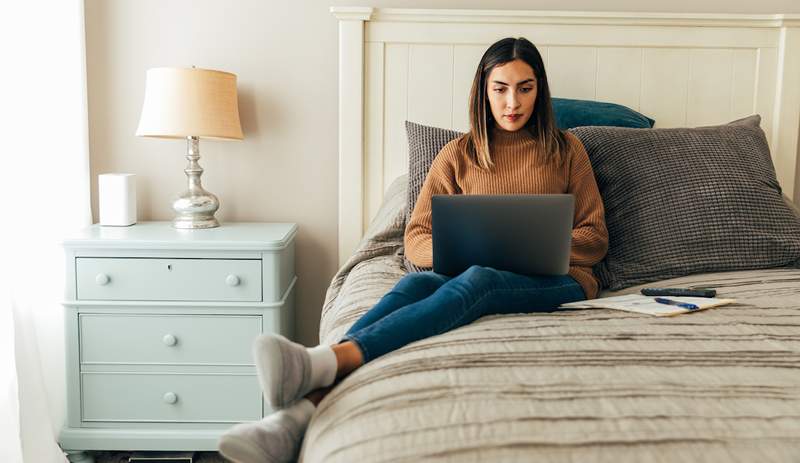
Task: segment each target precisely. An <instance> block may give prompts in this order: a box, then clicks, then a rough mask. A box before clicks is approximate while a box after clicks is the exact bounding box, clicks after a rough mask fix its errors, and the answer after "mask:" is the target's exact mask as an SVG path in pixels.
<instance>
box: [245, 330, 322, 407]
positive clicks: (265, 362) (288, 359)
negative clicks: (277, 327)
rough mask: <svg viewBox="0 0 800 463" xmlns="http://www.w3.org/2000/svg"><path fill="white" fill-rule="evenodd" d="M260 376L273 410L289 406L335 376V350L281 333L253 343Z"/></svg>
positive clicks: (262, 337) (261, 337) (264, 336)
mask: <svg viewBox="0 0 800 463" xmlns="http://www.w3.org/2000/svg"><path fill="white" fill-rule="evenodd" d="M253 357H254V358H255V362H256V370H257V372H258V380H259V382H260V383H261V389H262V390H263V391H264V398H265V399H266V400H267V403H269V405H270V407H271V408H272V409H273V410H278V409H281V408H284V407H286V406H287V405H289V404H291V403H292V402H294V401H295V400H297V399H299V398H301V397H304V396H305V395H306V394H308V393H309V392H311V391H313V390H315V389H319V388H323V387H326V386H330V385H331V384H333V381H334V380H335V379H336V372H337V363H336V354H334V352H333V349H332V348H331V347H330V346H317V347H313V348H310V349H309V348H306V347H305V346H303V345H302V344H298V343H296V342H292V341H290V340H288V339H286V338H285V337H283V336H281V335H278V334H266V335H262V336H259V337H257V338H256V340H255V342H254V343H253Z"/></svg>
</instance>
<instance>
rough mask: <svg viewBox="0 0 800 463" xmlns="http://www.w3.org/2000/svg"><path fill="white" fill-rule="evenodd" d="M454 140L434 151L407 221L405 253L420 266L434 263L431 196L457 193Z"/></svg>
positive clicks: (430, 265) (413, 262) (423, 266)
mask: <svg viewBox="0 0 800 463" xmlns="http://www.w3.org/2000/svg"><path fill="white" fill-rule="evenodd" d="M453 147H454V144H453V143H452V142H451V143H448V144H447V145H445V147H444V148H442V150H441V151H440V152H439V154H437V155H436V157H435V158H434V160H433V163H432V164H431V168H430V170H429V171H428V175H427V176H426V177H425V181H424V182H423V184H422V189H421V190H420V192H419V196H418V197H417V203H416V204H415V205H414V210H413V211H412V212H411V218H410V219H409V220H408V224H406V230H405V235H404V246H405V254H406V257H407V258H408V260H410V261H411V263H412V264H414V265H416V266H417V267H420V268H429V267H433V236H432V235H431V223H432V222H431V197H432V196H433V195H451V194H458V192H459V190H458V187H457V186H456V182H455V166H454V165H453V164H452V163H451V162H450V160H451V159H452V154H453V151H452V150H453Z"/></svg>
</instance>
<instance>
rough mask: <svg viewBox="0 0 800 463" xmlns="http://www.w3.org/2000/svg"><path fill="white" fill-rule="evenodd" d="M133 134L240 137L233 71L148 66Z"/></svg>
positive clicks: (220, 137) (225, 138) (148, 135)
mask: <svg viewBox="0 0 800 463" xmlns="http://www.w3.org/2000/svg"><path fill="white" fill-rule="evenodd" d="M136 135H137V136H139V137H159V138H186V137H200V138H216V139H223V140H241V139H243V138H244V136H243V135H242V126H241V124H240V122H239V103H238V98H237V94H236V75H235V74H231V73H229V72H222V71H214V70H210V69H196V68H169V67H164V68H153V69H149V70H148V71H147V84H146V86H145V94H144V105H143V106H142V116H141V118H140V119H139V128H138V129H137V130H136Z"/></svg>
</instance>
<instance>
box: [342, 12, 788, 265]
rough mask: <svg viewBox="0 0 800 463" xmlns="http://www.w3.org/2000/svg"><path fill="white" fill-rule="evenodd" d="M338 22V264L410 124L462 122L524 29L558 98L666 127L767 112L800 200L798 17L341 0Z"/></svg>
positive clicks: (370, 211)
mask: <svg viewBox="0 0 800 463" xmlns="http://www.w3.org/2000/svg"><path fill="white" fill-rule="evenodd" d="M331 12H332V13H333V14H335V15H336V16H337V17H338V18H339V20H340V23H339V41H340V42H339V57H340V68H339V115H340V119H339V121H340V122H339V160H340V169H339V263H340V264H342V263H343V262H344V261H345V260H346V259H347V258H348V257H349V256H350V254H351V253H352V251H353V250H354V248H355V246H356V245H357V244H358V241H359V240H360V238H361V236H362V233H363V231H364V230H365V229H366V227H367V225H368V224H369V221H370V220H371V219H372V217H373V216H374V214H375V212H377V208H378V207H379V206H380V204H381V201H382V199H383V192H384V190H385V188H386V187H388V185H389V184H390V183H391V181H392V180H393V179H394V178H396V177H397V176H398V175H401V174H402V173H404V172H406V171H407V166H408V146H407V141H406V134H405V126H404V124H403V122H404V121H405V120H411V121H415V122H419V123H422V124H426V125H433V126H438V127H446V128H453V129H455V130H460V131H466V130H467V128H468V122H467V98H468V95H469V89H470V86H471V83H472V78H473V76H474V74H475V70H476V67H477V64H478V61H479V60H480V58H481V56H482V55H483V52H484V51H485V50H486V48H487V47H488V46H489V45H490V44H491V43H493V42H494V41H496V40H498V39H500V38H503V37H508V36H517V37H519V36H524V37H526V38H528V39H529V40H531V41H532V42H533V43H535V44H536V46H537V48H538V49H539V51H540V52H541V54H542V58H543V59H544V61H545V68H546V70H547V73H548V76H549V80H550V86H551V92H552V95H553V96H555V97H564V98H579V99H589V100H598V101H609V102H614V103H620V104H623V105H626V106H629V107H631V108H633V109H636V110H638V111H640V112H642V113H644V114H646V115H648V116H650V117H652V118H653V119H655V120H656V127H682V126H688V127H694V126H700V125H713V124H719V123H725V122H728V121H730V120H733V119H736V118H739V117H744V116H747V115H750V114H753V113H758V114H761V116H762V128H763V129H764V131H765V132H766V133H767V138H768V141H769V144H770V147H771V150H772V155H773V161H774V163H775V167H776V171H777V173H778V180H779V181H780V183H781V185H782V187H783V189H784V191H785V192H786V194H787V195H789V196H790V197H793V198H794V199H795V201H796V202H798V203H800V194H799V193H800V191H795V185H796V184H798V183H800V180H798V179H796V177H797V175H798V170H797V164H798V162H797V161H798V127H800V15H712V14H666V13H598V12H553V11H503V10H500V11H490V10H411V9H392V8H389V9H373V8H365V7H332V8H331Z"/></svg>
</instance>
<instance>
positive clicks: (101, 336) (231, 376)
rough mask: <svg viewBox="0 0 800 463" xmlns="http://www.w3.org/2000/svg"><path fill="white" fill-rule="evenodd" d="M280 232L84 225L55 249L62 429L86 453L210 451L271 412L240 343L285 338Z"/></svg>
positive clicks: (290, 254) (289, 258)
mask: <svg viewBox="0 0 800 463" xmlns="http://www.w3.org/2000/svg"><path fill="white" fill-rule="evenodd" d="M296 233H297V226H296V225H295V224H292V223H224V224H222V225H221V226H220V227H218V228H211V229H204V230H179V229H175V228H173V227H172V224H171V223H170V222H141V223H138V224H136V225H132V226H130V227H101V226H99V225H93V226H91V227H88V228H86V229H85V230H82V231H81V232H79V233H78V234H76V235H75V236H74V237H70V238H69V239H67V240H65V241H64V250H65V253H66V265H67V287H66V292H65V301H64V307H65V308H66V314H65V320H66V327H65V329H66V371H67V423H66V425H65V426H64V428H63V429H62V431H61V434H60V437H59V443H60V444H61V447H62V448H63V449H64V450H65V451H66V452H67V453H68V455H69V458H70V460H71V461H73V462H77V461H81V462H90V461H92V457H91V453H90V452H87V451H90V450H161V451H169V450H181V451H187V450H197V451H202V450H215V449H216V445H217V439H218V438H219V435H220V434H221V433H222V432H223V431H224V430H226V429H227V428H229V427H230V426H232V425H233V424H235V423H238V422H242V421H252V420H257V419H259V418H261V417H262V416H264V415H265V414H267V413H269V412H270V411H271V410H269V409H268V407H267V406H266V405H265V404H264V401H263V398H262V395H261V390H260V388H259V385H258V380H257V379H256V376H255V374H256V372H255V366H254V364H253V359H252V354H251V345H252V341H253V339H254V338H255V337H256V336H257V335H259V334H260V333H267V332H274V333H281V334H283V335H285V336H287V337H290V338H291V337H292V336H293V331H294V327H293V325H294V323H293V317H294V295H295V283H296V281H297V277H296V276H295V270H294V236H295V234H296Z"/></svg>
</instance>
